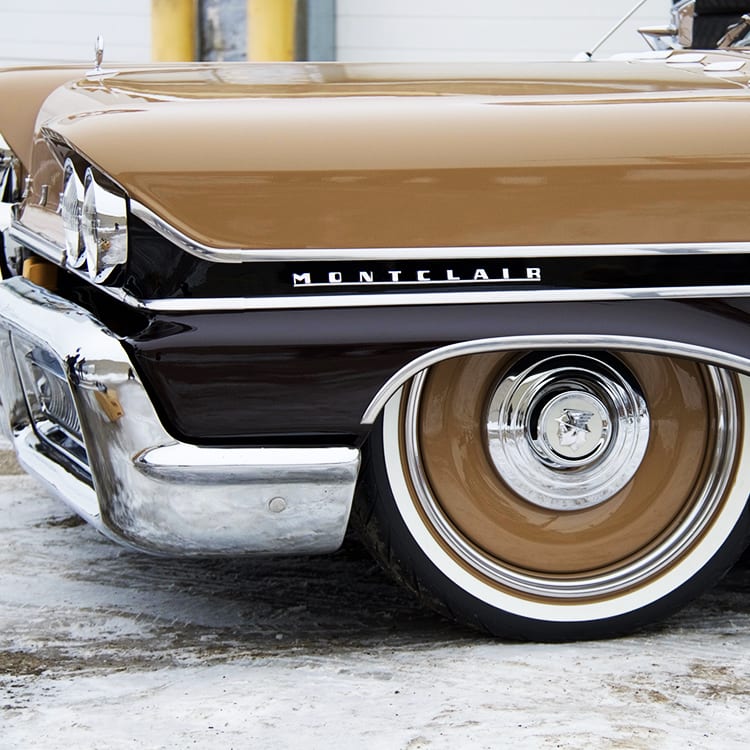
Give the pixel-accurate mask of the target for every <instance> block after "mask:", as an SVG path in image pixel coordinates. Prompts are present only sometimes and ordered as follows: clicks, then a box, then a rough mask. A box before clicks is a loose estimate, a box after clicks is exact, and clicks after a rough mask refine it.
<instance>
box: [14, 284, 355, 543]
mask: <svg viewBox="0 0 750 750" xmlns="http://www.w3.org/2000/svg"><path fill="white" fill-rule="evenodd" d="M11 336H13V337H16V336H18V337H21V338H24V339H27V340H30V341H33V342H37V343H38V344H39V345H41V346H44V347H45V348H46V349H47V350H48V351H49V352H50V353H51V354H53V355H54V356H55V357H56V358H57V359H58V360H59V362H60V363H61V364H62V365H63V367H64V370H65V372H66V375H67V377H68V383H69V385H70V387H71V390H72V392H73V398H74V401H75V405H76V411H77V414H78V418H79V421H80V425H81V432H82V433H83V438H84V442H85V444H86V451H87V454H88V459H89V469H90V473H91V477H92V480H93V486H94V491H95V493H96V494H95V497H94V494H93V492H94V491H92V489H91V487H90V486H89V485H88V484H86V482H85V481H83V480H81V479H79V478H77V477H76V475H75V474H74V473H72V472H69V471H67V470H66V468H65V466H64V465H63V464H64V461H62V460H61V462H60V463H56V462H55V461H54V460H53V459H52V458H51V457H50V456H49V455H45V454H43V453H42V451H41V447H40V445H39V439H38V438H37V436H36V435H35V434H34V433H33V432H32V428H31V424H30V418H29V415H28V412H27V409H26V405H25V399H24V394H23V388H22V385H21V382H20V378H19V376H18V372H17V368H16V367H15V364H14V358H13V355H12V354H11ZM0 355H2V356H0V401H1V402H2V409H3V412H4V414H3V416H4V418H6V419H7V421H8V424H9V425H10V427H11V433H12V435H13V442H14V443H15V445H16V449H17V451H18V453H19V456H20V458H21V460H22V462H23V464H24V465H25V466H26V467H27V468H28V470H29V471H30V472H31V473H33V474H34V475H35V476H37V477H38V478H39V479H40V480H41V481H42V482H43V483H44V484H45V485H47V487H48V488H50V489H51V490H53V491H54V492H55V493H56V494H58V495H60V496H62V498H63V499H64V500H65V501H66V502H67V503H68V504H69V505H71V507H73V509H74V510H76V512H79V513H80V514H81V515H83V516H84V517H85V518H87V520H90V521H92V522H93V523H94V524H95V525H96V526H97V527H98V528H100V529H101V530H102V531H104V532H105V533H107V534H108V535H109V536H111V537H113V538H115V539H117V540H119V541H123V542H124V543H126V544H128V545H130V546H132V547H136V548H138V549H141V550H143V551H146V552H152V553H157V554H179V555H193V556H202V555H250V554H314V553H320V552H332V551H334V550H336V549H337V548H338V547H339V546H340V544H341V542H342V540H343V537H344V533H345V531H346V527H347V523H348V519H349V511H350V509H351V504H352V499H353V495H354V486H355V483H356V478H357V473H358V469H359V451H358V450H356V449H354V448H347V447H326V448H317V447H311V448H221V449H219V448H201V447H198V446H194V445H188V444H183V443H179V442H177V441H175V440H174V438H172V437H171V436H170V435H169V434H168V433H167V432H166V430H165V429H164V427H163V426H162V425H161V422H160V421H159V418H158V416H157V414H156V411H155V409H154V406H153V405H152V403H151V401H150V400H149V397H148V394H147V392H146V389H145V388H144V387H143V384H142V383H141V382H140V380H139V379H138V376H137V375H136V373H135V372H134V371H133V369H132V366H131V364H130V360H129V359H128V356H127V353H126V352H125V350H124V348H123V346H122V344H121V343H120V341H119V340H118V339H117V337H116V336H115V335H114V334H113V333H112V332H111V331H109V330H108V329H106V328H105V327H104V326H103V325H102V324H101V323H100V322H99V321H97V320H96V319H95V318H94V317H93V316H91V315H90V314H89V313H88V312H86V311H85V310H83V309H82V308H80V307H78V306H76V305H74V304H72V303H70V302H68V301H67V300H65V299H63V298H61V297H58V296H57V295H54V294H52V293H50V292H48V291H46V290H44V289H41V288H40V287H38V286H36V285H34V284H32V283H31V282H29V281H27V280H26V279H23V278H19V277H15V278H13V279H10V280H8V281H6V282H3V284H2V285H0Z"/></svg>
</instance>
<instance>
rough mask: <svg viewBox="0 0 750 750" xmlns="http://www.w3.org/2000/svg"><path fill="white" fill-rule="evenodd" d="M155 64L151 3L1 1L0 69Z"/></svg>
mask: <svg viewBox="0 0 750 750" xmlns="http://www.w3.org/2000/svg"><path fill="white" fill-rule="evenodd" d="M97 34H101V35H102V36H103V37H104V46H105V59H106V60H108V61H110V62H116V61H118V60H119V61H123V62H126V61H134V60H140V61H143V60H150V59H151V0H0V65H13V64H17V63H27V62H47V61H75V62H89V61H93V59H94V42H95V41H96V36H97Z"/></svg>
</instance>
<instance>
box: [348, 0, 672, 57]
mask: <svg viewBox="0 0 750 750" xmlns="http://www.w3.org/2000/svg"><path fill="white" fill-rule="evenodd" d="M635 4H636V3H635V0H338V1H337V7H338V14H337V28H336V33H337V49H338V59H340V60H507V59H570V58H571V57H573V56H574V55H575V54H576V53H578V52H582V51H585V50H587V49H589V48H591V46H593V44H594V43H595V42H596V41H597V40H598V39H599V38H600V37H602V36H603V35H604V34H605V33H606V32H607V31H608V29H609V28H611V27H612V26H613V25H614V24H615V23H616V21H617V20H618V19H619V18H621V17H622V16H623V15H625V13H627V12H628V11H629V10H630V9H631V8H632V7H634V6H635ZM670 7H671V0H650V1H649V2H648V3H646V5H645V6H644V8H643V9H641V10H640V11H639V12H638V13H637V14H636V15H635V16H633V18H632V19H631V20H630V21H629V22H628V24H627V26H626V27H625V28H623V29H622V30H621V31H619V32H618V33H617V35H616V36H615V37H614V38H613V39H612V40H611V41H610V42H609V43H608V44H607V46H606V47H603V48H602V54H614V53H616V52H622V51H631V50H634V49H635V50H638V49H645V48H646V45H645V43H644V42H643V41H642V40H641V38H640V37H639V36H638V35H637V34H636V33H635V29H636V28H637V27H638V26H644V25H664V24H665V23H666V22H667V20H668V17H669V8H670Z"/></svg>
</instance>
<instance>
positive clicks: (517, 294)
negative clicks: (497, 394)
mask: <svg viewBox="0 0 750 750" xmlns="http://www.w3.org/2000/svg"><path fill="white" fill-rule="evenodd" d="M130 205H131V209H132V208H133V207H139V211H140V210H141V209H142V210H144V211H148V209H145V207H143V206H141V204H139V203H138V202H137V201H132V200H131V201H130ZM133 213H136V215H138V212H136V211H133ZM148 213H149V214H150V215H151V216H153V218H154V221H158V222H161V220H160V219H158V217H156V216H155V215H154V214H152V212H150V211H148ZM141 218H143V217H141ZM147 223H148V222H147ZM161 223H162V224H163V227H164V228H165V229H164V232H166V233H165V234H164V236H165V237H167V239H170V240H171V241H173V242H176V244H179V242H178V241H177V239H175V236H173V235H171V234H169V233H170V232H172V229H171V227H169V225H167V224H166V223H164V222H161ZM153 228H154V229H156V227H153ZM157 231H159V230H157ZM174 232H175V233H176V234H177V235H179V234H180V233H179V232H177V230H174ZM9 236H10V237H11V238H12V239H14V240H15V241H17V242H19V243H20V244H22V245H24V246H25V247H28V248H30V249H31V250H34V251H35V252H37V253H39V255H42V256H43V257H45V258H47V259H48V260H51V261H52V262H54V263H57V264H58V265H60V266H64V258H65V250H64V249H63V248H61V247H58V246H57V245H56V244H55V243H54V242H52V241H51V240H48V239H46V238H44V237H42V236H40V235H38V234H36V233H34V232H32V231H31V230H30V229H28V228H27V227H25V226H24V225H23V224H21V222H19V221H18V220H15V219H14V220H13V222H12V224H11V228H10V230H9ZM180 237H184V235H180ZM184 239H185V240H186V242H188V243H189V245H190V247H192V248H193V249H192V250H191V249H190V248H189V247H187V246H183V245H180V247H182V249H184V250H186V251H187V252H190V253H191V254H193V255H197V256H198V257H200V258H203V259H204V260H211V261H215V262H227V263H229V262H231V263H239V262H243V261H246V262H289V261H307V262H315V261H326V260H336V261H354V260H404V259H407V260H440V259H453V258H456V257H457V256H463V258H464V259H469V258H477V259H486V258H496V259H505V260H508V259H516V258H517V259H522V258H536V259H540V260H543V259H544V258H545V257H546V258H564V257H570V258H581V257H584V258H596V257H601V258H612V257H637V256H653V255H672V256H680V255H742V254H745V253H747V254H750V243H744V242H725V243H708V244H702V243H689V244H652V245H649V244H644V245H550V246H544V245H535V246H531V245H529V246H507V247H501V246H497V247H433V248H343V249H335V250H334V249H330V250H283V249H279V250H252V249H248V250H221V249H216V248H209V247H206V246H202V245H198V244H197V243H193V241H192V240H189V239H188V238H184ZM196 248H203V249H202V250H197V249H196ZM204 251H205V252H204ZM222 253H229V254H231V256H232V258H233V259H232V260H228V259H227V258H224V259H222V257H221V254H222ZM306 253H308V254H306ZM217 254H218V255H217ZM313 254H314V255H313ZM240 256H241V257H240ZM67 270H69V271H70V272H71V273H74V274H75V275H77V276H79V277H80V278H82V279H85V280H88V281H90V279H89V277H88V274H87V273H84V272H82V271H81V270H80V269H75V268H70V267H68V269H67ZM96 288H97V289H100V290H101V291H102V292H105V293H106V294H108V295H109V296H110V297H113V298H115V299H117V300H119V301H120V302H123V303H125V304H127V305H129V306H130V307H133V308H135V309H139V310H149V311H151V312H163V313H172V312H232V311H235V312H239V311H244V310H282V309H300V310H305V309H319V308H324V307H385V306H387V307H395V306H399V305H463V304H485V303H486V304H490V303H498V302H567V301H591V302H598V301H602V302H603V301H612V300H626V299H686V298H691V297H701V298H710V297H714V298H715V297H747V296H750V284H749V285H740V284H732V285H720V286H681V287H678V286H675V287H632V288H607V289H579V288H575V287H572V288H569V289H528V290H523V291H513V290H511V291H506V290H504V291H490V292H487V291H466V292H447V291H445V292H437V291H433V292H404V293H400V292H399V293H386V294H341V295H338V294H329V295H315V296H313V295H299V296H295V295H294V294H293V293H292V294H289V295H286V296H283V297H219V298H213V297H190V298H180V299H147V300H140V299H138V298H136V297H133V296H132V295H131V294H128V293H127V292H125V291H124V290H123V289H121V288H119V287H112V286H107V285H104V284H101V285H96Z"/></svg>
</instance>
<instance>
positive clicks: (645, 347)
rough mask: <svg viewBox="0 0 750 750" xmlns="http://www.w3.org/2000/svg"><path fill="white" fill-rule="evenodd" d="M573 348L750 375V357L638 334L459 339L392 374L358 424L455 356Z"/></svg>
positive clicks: (369, 420)
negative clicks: (655, 356) (657, 356)
mask: <svg viewBox="0 0 750 750" xmlns="http://www.w3.org/2000/svg"><path fill="white" fill-rule="evenodd" d="M575 349H594V350H601V349H609V350H617V349H619V350H621V351H630V352H647V353H652V354H661V355H664V356H667V357H686V358H689V359H697V360H700V361H702V362H705V363H706V364H709V365H716V366H718V367H726V368H729V369H730V370H736V371H737V372H741V373H744V374H745V375H750V359H746V358H744V357H738V356H737V355H735V354H729V353H727V352H722V351H720V350H718V349H709V348H708V347H704V346H696V345H695V344H688V343H684V342H680V341H668V340H664V339H652V338H646V337H640V336H615V335H605V336H601V335H597V334H580V333H575V334H549V335H534V336H499V337H496V338H487V339H477V340H475V341H461V342H459V343H457V344H449V345H448V346H443V347H441V348H439V349H435V350H434V351H431V352H427V354H423V355H422V356H421V357H417V358H416V359H415V360H413V361H412V362H410V363H409V364H408V365H405V366H404V367H402V368H401V369H400V370H399V371H398V372H397V373H395V374H394V375H393V376H391V377H390V378H389V379H388V380H387V381H386V382H385V384H384V385H383V386H382V387H381V388H380V390H379V391H378V392H377V393H376V394H375V396H374V397H373V399H372V401H370V404H369V405H368V407H367V409H365V411H364V413H363V415H362V419H361V424H373V422H375V420H376V419H377V418H378V416H379V414H380V412H381V411H382V410H383V409H384V408H385V405H386V403H387V402H388V401H389V399H390V398H391V396H393V395H394V394H395V393H396V392H397V391H398V390H399V389H400V388H401V387H402V386H403V385H404V384H405V383H407V382H408V381H409V380H411V379H412V378H413V377H415V376H416V375H418V374H419V373H420V372H422V371H423V370H426V369H427V368H428V367H433V366H434V365H436V364H438V363H439V362H443V361H445V360H446V359H452V358H454V357H463V356H466V355H467V354H486V353H487V352H509V351H519V352H526V351H538V350H551V351H555V350H556V351H560V350H568V351H571V350H575Z"/></svg>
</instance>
